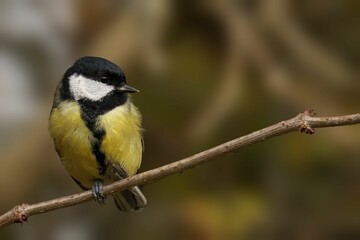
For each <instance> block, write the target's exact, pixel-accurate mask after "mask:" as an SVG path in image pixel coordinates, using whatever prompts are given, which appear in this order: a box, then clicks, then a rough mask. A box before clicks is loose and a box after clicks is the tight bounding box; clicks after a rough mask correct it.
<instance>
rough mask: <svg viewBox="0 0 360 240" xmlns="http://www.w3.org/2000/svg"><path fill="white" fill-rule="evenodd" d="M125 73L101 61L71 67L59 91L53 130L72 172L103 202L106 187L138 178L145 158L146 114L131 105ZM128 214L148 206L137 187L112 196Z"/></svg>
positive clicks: (82, 60) (85, 61) (83, 61)
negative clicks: (143, 146)
mask: <svg viewBox="0 0 360 240" xmlns="http://www.w3.org/2000/svg"><path fill="white" fill-rule="evenodd" d="M135 92H139V91H138V90H136V89H135V88H133V87H131V86H129V85H127V83H126V77H125V74H124V72H123V71H122V70H121V69H120V68H119V67H118V66H117V65H115V64H114V63H112V62H110V61H108V60H106V59H103V58H99V57H82V58H80V59H78V60H77V61H76V62H75V63H74V64H73V65H72V66H71V67H70V68H68V69H67V70H66V72H65V74H64V76H63V78H62V80H61V81H60V83H59V85H58V87H57V90H56V92H55V97H54V103H53V107H52V110H51V113H50V118H49V130H50V134H51V137H52V138H53V139H54V143H55V148H56V150H57V152H58V154H59V156H60V158H61V161H62V163H63V165H64V167H65V168H66V170H67V172H68V173H69V174H70V175H71V177H73V179H74V180H75V181H76V182H77V183H78V184H79V185H80V186H81V187H82V188H83V189H92V193H93V196H94V199H95V201H97V202H99V203H104V199H105V196H104V194H103V185H104V184H108V183H111V182H114V181H117V180H119V179H123V178H126V177H128V176H132V175H134V174H136V172H137V171H138V169H139V167H140V164H141V158H142V129H141V115H140V113H139V111H138V110H137V108H136V107H135V106H134V105H133V104H132V102H131V96H130V94H131V93H135ZM113 196H114V199H115V203H116V206H117V207H118V208H119V209H120V210H121V211H124V212H134V211H139V210H141V209H142V208H144V207H145V206H146V204H147V200H146V197H145V196H144V194H143V193H142V192H141V190H140V189H139V188H138V187H137V186H134V187H131V188H129V189H126V190H123V191H121V192H116V193H113Z"/></svg>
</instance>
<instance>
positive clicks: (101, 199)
mask: <svg viewBox="0 0 360 240" xmlns="http://www.w3.org/2000/svg"><path fill="white" fill-rule="evenodd" d="M92 194H93V196H94V199H95V201H96V202H98V203H99V204H105V198H106V197H105V195H104V185H103V182H102V181H101V180H95V182H94V185H93V187H92Z"/></svg>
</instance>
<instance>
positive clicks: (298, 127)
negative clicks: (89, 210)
mask: <svg viewBox="0 0 360 240" xmlns="http://www.w3.org/2000/svg"><path fill="white" fill-rule="evenodd" d="M314 115H315V113H314V111H313V110H306V111H305V112H304V113H300V114H298V115H297V116H296V117H294V118H291V119H289V120H286V121H282V122H279V123H276V124H274V125H272V126H269V127H266V128H263V129H260V130H258V131H255V132H252V133H250V134H247V135H245V136H242V137H239V138H236V139H234V140H231V141H229V142H226V143H223V144H220V145H218V146H216V147H213V148H210V149H208V150H205V151H203V152H200V153H198V154H195V155H193V156H190V157H187V158H184V159H182V160H179V161H177V162H173V163H170V164H167V165H164V166H162V167H158V168H155V169H152V170H149V171H146V172H143V173H139V174H137V175H135V176H132V177H129V178H126V179H123V180H120V181H117V182H114V183H112V184H109V185H107V186H105V187H104V194H105V195H108V194H111V193H114V192H116V191H121V190H124V189H127V188H129V187H133V186H137V185H144V184H148V183H152V182H155V181H158V180H160V179H162V178H165V177H167V176H169V175H172V174H175V173H181V172H183V171H185V170H187V169H190V168H193V167H195V166H197V165H199V164H202V163H205V162H207V161H209V160H210V159H213V158H215V157H219V156H222V155H225V154H228V153H232V152H235V151H238V150H239V149H241V148H242V147H244V146H248V145H251V144H254V143H257V142H260V141H264V140H267V139H270V138H273V137H276V136H279V135H283V134H286V133H290V132H294V131H300V132H304V133H307V134H313V133H314V132H315V130H314V129H315V128H324V127H337V126H343V125H352V124H359V123H360V113H358V114H353V115H345V116H334V117H314ZM92 199H93V197H92V193H91V191H85V192H81V193H78V194H73V195H70V196H65V197H61V198H56V199H52V200H49V201H44V202H40V203H35V204H25V203H24V204H20V205H18V206H15V207H14V208H13V209H11V210H9V211H8V212H6V213H5V214H3V215H1V216H0V229H1V228H4V227H6V226H8V225H10V224H12V223H23V222H25V221H27V219H28V217H30V216H32V215H36V214H41V213H45V212H49V211H53V210H56V209H60V208H65V207H70V206H74V205H77V204H80V203H83V202H86V201H90V200H92Z"/></svg>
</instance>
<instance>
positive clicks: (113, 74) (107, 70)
mask: <svg viewBox="0 0 360 240" xmlns="http://www.w3.org/2000/svg"><path fill="white" fill-rule="evenodd" d="M73 74H81V75H83V76H85V77H87V78H90V79H93V80H95V81H100V82H103V83H106V84H109V85H114V86H121V85H123V84H126V77H125V74H124V72H123V71H122V70H121V68H120V67H119V66H117V65H116V64H114V63H112V62H110V61H109V60H106V59H104V58H100V57H89V56H87V57H82V58H79V59H78V60H76V62H75V63H74V65H73V66H71V67H70V68H69V69H68V70H67V71H66V73H65V76H64V78H66V79H68V78H69V77H70V76H71V75H73Z"/></svg>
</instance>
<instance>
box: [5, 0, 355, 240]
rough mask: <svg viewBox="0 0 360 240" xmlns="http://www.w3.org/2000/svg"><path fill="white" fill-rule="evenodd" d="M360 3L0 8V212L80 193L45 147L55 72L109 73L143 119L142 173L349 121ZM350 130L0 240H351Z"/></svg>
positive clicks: (21, 1) (245, 0)
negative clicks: (284, 128) (138, 208)
mask: <svg viewBox="0 0 360 240" xmlns="http://www.w3.org/2000/svg"><path fill="white" fill-rule="evenodd" d="M359 26H360V2H359V1H350V0H330V1H325V0H317V1H310V0H305V1H285V0H273V1H260V0H253V1H250V0H238V1H233V0H232V1H230V0H223V1H220V0H209V1H181V0H177V1H175V0H173V1H167V0H153V1H146V0H122V1H117V0H106V1H95V0H88V1H85V0H77V1H71V0H64V1H55V0H50V1H44V0H16V1H13V0H1V1H0V164H1V168H0V191H1V195H0V196H1V198H0V199H1V200H0V210H1V213H3V212H5V211H7V210H9V209H11V208H12V207H13V206H14V205H16V204H19V203H23V202H25V203H34V202H38V201H44V200H48V199H52V198H56V197H60V196H64V195H68V194H72V193H76V192H79V191H80V189H79V188H78V187H77V185H76V184H75V183H74V182H73V180H72V179H71V178H70V177H69V176H68V175H67V173H66V172H65V170H64V169H63V167H62V165H61V163H60V161H59V158H58V157H57V155H56V153H55V151H54V148H53V145H52V141H51V139H50V138H49V136H48V133H47V118H48V114H49V111H50V107H51V102H52V96H53V92H54V89H55V87H56V84H57V82H58V81H59V80H60V79H61V77H62V74H63V72H64V71H65V69H66V68H67V67H69V66H70V65H71V64H72V63H73V62H74V61H75V59H77V58H78V57H80V56H83V55H95V56H101V57H105V58H108V59H109V60H111V61H114V62H115V63H117V64H118V65H119V66H121V67H122V68H123V69H124V71H125V73H126V75H127V79H128V82H129V83H130V84H131V85H132V86H134V87H136V88H138V89H140V90H141V93H140V94H137V95H135V96H134V101H135V103H136V105H137V106H138V107H139V108H140V110H141V111H142V114H143V120H144V122H143V123H144V128H145V130H146V131H145V143H146V151H145V156H144V159H143V164H142V167H141V171H145V170H149V169H152V168H155V167H158V166H161V165H164V164H167V163H170V162H173V161H176V160H179V159H181V158H182V157H186V156H189V155H191V154H194V153H196V152H199V151H201V150H204V149H207V148H209V147H212V146H215V145H217V144H220V143H222V142H224V141H227V140H230V139H233V138H236V137H238V136H241V135H244V134H246V133H249V132H251V131H254V130H257V129H260V128H262V127H265V126H268V125H270V124H273V123H275V122H278V121H281V120H284V119H287V118H290V117H293V116H294V115H296V114H297V113H299V112H301V111H303V110H305V109H306V108H314V109H316V111H317V113H318V115H325V116H330V115H342V114H350V113H356V112H359V109H360V100H359V90H360V82H359V81H358V76H359V63H360V44H359V42H360V28H359ZM359 136H360V126H349V127H341V128H331V129H320V130H317V131H316V134H315V135H313V136H306V135H303V134H300V133H292V134H289V135H285V136H282V137H279V138H276V139H272V140H269V141H266V142H262V143H260V144H256V145H253V146H251V147H247V148H244V149H242V150H241V151H240V152H238V153H236V154H232V155H229V156H226V157H223V158H221V159H217V160H215V161H211V162H209V163H206V164H203V165H201V166H199V167H197V168H195V169H192V170H189V171H186V172H184V173H182V174H178V175H174V176H171V177H168V178H166V179H164V180H162V181H160V182H157V183H154V184H151V185H148V186H145V187H144V192H145V194H146V195H147V197H148V201H149V205H148V207H147V208H146V209H145V210H144V211H143V212H141V213H138V214H123V213H120V212H118V211H117V210H116V208H115V206H114V204H113V202H112V200H111V199H110V198H109V199H108V200H107V203H108V204H107V205H105V206H102V207H100V206H99V205H98V204H96V203H95V202H90V203H86V204H82V205H79V206H75V207H71V208H68V209H63V210H58V211H55V212H51V213H46V214H42V215H38V216H33V217H31V218H30V219H29V221H28V223H25V224H23V226H21V225H12V226H10V227H7V228H6V229H3V230H1V231H0V239H27V240H28V239H30V240H32V239H37V240H38V239H40V240H41V239H51V240H52V239H54V240H65V239H66V240H73V239H74V240H75V239H76V240H83V239H84V240H85V239H86V240H93V239H109V240H110V239H148V240H150V239H200V240H202V239H206V240H208V239H209V240H218V239H296V240H305V239H306V240H308V239H360V204H359V202H360V184H359V183H360V174H359V173H360V164H359V158H360V148H359V144H360V141H359V139H360V137H359Z"/></svg>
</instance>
